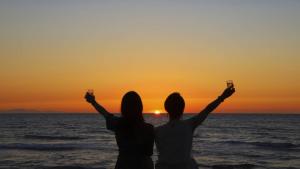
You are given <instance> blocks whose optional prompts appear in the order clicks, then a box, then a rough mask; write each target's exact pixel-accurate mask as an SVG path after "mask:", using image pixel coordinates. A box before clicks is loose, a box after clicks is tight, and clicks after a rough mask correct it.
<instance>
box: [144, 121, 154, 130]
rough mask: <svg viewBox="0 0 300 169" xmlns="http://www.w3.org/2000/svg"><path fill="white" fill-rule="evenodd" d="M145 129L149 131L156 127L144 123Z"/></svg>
mask: <svg viewBox="0 0 300 169" xmlns="http://www.w3.org/2000/svg"><path fill="white" fill-rule="evenodd" d="M143 128H145V129H147V130H154V126H153V125H152V124H150V123H146V122H145V123H144V124H143Z"/></svg>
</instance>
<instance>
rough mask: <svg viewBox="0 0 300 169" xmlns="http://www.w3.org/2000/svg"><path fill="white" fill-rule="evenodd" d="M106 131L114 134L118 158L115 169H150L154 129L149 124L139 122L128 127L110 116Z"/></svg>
mask: <svg viewBox="0 0 300 169" xmlns="http://www.w3.org/2000/svg"><path fill="white" fill-rule="evenodd" d="M106 125H107V129H109V130H111V131H114V132H115V137H116V141H117V145H118V147H119V156H118V161H117V164H116V167H115V168H116V169H119V168H120V169H152V168H153V162H152V159H151V155H152V154H153V142H154V129H153V126H152V125H151V124H148V123H145V122H141V123H139V124H135V125H130V124H128V122H126V121H125V120H124V119H122V118H120V117H116V116H110V117H108V118H107V121H106Z"/></svg>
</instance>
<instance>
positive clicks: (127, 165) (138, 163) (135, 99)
mask: <svg viewBox="0 0 300 169" xmlns="http://www.w3.org/2000/svg"><path fill="white" fill-rule="evenodd" d="M85 99H86V101H87V102H88V103H91V105H92V106H93V107H94V108H95V109H96V110H97V111H98V112H99V113H100V114H101V115H103V116H104V118H105V120H106V127H107V129H108V130H111V131H113V132H114V133H115V137H116V141H117V145H118V148H119V156H118V160H117V163H116V166H115V169H153V168H154V166H153V161H152V159H151V156H152V154H153V145H154V128H153V126H152V125H151V124H148V123H145V122H144V118H143V114H142V112H143V104H142V100H141V98H140V96H139V95H138V94H137V93H136V92H134V91H130V92H128V93H126V94H125V95H124V96H123V98H122V103H121V117H117V116H114V115H113V114H112V113H109V112H108V111H107V110H105V108H104V107H102V106H101V105H99V104H98V103H97V102H96V100H95V96H94V95H93V94H90V93H86V95H85Z"/></svg>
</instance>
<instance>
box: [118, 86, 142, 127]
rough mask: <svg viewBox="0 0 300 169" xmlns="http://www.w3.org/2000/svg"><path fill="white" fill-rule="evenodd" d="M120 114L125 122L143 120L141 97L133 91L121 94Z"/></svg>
mask: <svg viewBox="0 0 300 169" xmlns="http://www.w3.org/2000/svg"><path fill="white" fill-rule="evenodd" d="M121 115H122V117H123V119H124V120H125V121H126V122H127V123H132V124H133V123H134V124H136V123H140V122H143V121H144V117H143V103H142V99H141V97H140V96H139V95H138V94H137V93H136V92H135V91H130V92H127V93H126V94H125V95H124V96H123V98H122V103H121Z"/></svg>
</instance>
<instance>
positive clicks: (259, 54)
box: [0, 0, 300, 113]
mask: <svg viewBox="0 0 300 169" xmlns="http://www.w3.org/2000/svg"><path fill="white" fill-rule="evenodd" d="M0 23H1V28H0V80H1V81H0V110H7V109H16V108H24V109H37V110H41V111H65V112H92V111H93V109H92V108H91V107H90V106H89V105H88V104H87V103H86V102H85V101H84V99H83V95H84V93H85V91H86V90H87V89H89V88H92V89H94V91H95V94H96V97H97V100H98V101H99V103H102V104H103V105H104V106H105V107H107V109H108V110H109V111H112V112H118V111H119V109H120V101H121V98H122V96H123V94H124V93H125V92H127V91H129V90H135V91H137V92H138V93H139V94H140V95H141V97H142V98H143V103H144V111H145V112H152V111H154V110H157V109H159V110H163V102H164V100H165V98H166V97H167V95H168V94H170V93H171V92H173V91H178V92H180V93H181V94H182V96H183V97H184V98H185V100H186V112H198V111H200V110H201V109H202V108H203V107H204V106H205V105H206V104H208V103H209V102H210V101H212V100H213V99H214V98H216V97H217V96H218V95H219V94H220V93H221V92H222V90H223V89H224V88H225V86H226V84H225V81H226V80H228V79H232V80H233V81H234V82H235V85H236V88H237V92H236V94H235V95H234V96H233V97H232V98H231V99H229V100H227V101H225V103H224V104H223V105H222V106H220V107H219V108H218V109H217V112H246V113H247V112H248V113H249V112H261V113H263V112H278V113H279V112H282V113H297V112H300V31H299V30H300V1H298V0H249V1H242V0H228V1H224V0H219V1H216V0H209V1H208V0H207V1H204V0H203V1H201V0H184V1H179V0H172V1H166V0H160V1H158V0H157V1H152V0H151V1H145V0H138V1H132V0H130V1H126V2H125V1H124V0H120V1H110V0H99V1H89V0H82V1H79V0H78V1H77V0H69V1H66V0H60V1H52V0H51V1H50V0H49V1H40V0H36V1H33V0H19V1H17V0H14V1H12V0H3V1H0Z"/></svg>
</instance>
